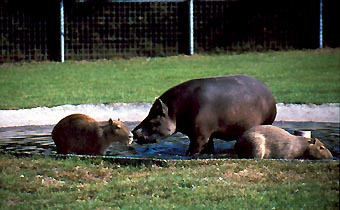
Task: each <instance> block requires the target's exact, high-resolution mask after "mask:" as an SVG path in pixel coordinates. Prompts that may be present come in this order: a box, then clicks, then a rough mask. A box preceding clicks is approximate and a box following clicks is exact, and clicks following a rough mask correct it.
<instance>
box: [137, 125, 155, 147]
mask: <svg viewBox="0 0 340 210" xmlns="http://www.w3.org/2000/svg"><path fill="white" fill-rule="evenodd" d="M132 134H133V139H134V140H135V141H136V142H137V143H138V144H151V143H157V141H156V140H155V139H152V138H150V137H148V136H146V135H144V134H143V130H142V129H141V128H138V129H134V130H133V131H132Z"/></svg>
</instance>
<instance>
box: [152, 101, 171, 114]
mask: <svg viewBox="0 0 340 210" xmlns="http://www.w3.org/2000/svg"><path fill="white" fill-rule="evenodd" d="M154 105H155V107H156V108H157V110H159V111H160V112H161V113H162V114H168V106H167V105H166V104H165V103H163V101H162V100H161V99H160V98H157V99H156V101H155V104H154Z"/></svg>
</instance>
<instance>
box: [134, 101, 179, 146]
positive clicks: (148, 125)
mask: <svg viewBox="0 0 340 210" xmlns="http://www.w3.org/2000/svg"><path fill="white" fill-rule="evenodd" d="M175 130H176V125H175V124H174V123H173V121H172V120H171V119H170V118H169V113H168V107H167V105H166V104H164V103H163V102H162V101H161V100H160V99H156V101H155V103H154V104H153V105H152V107H151V109H150V112H149V115H148V116H147V117H146V118H145V119H144V120H143V121H142V122H141V123H140V124H139V125H137V127H136V128H135V129H133V131H132V133H133V138H134V139H136V140H137V143H139V144H147V143H156V142H157V140H159V139H162V138H164V137H167V136H169V135H171V134H173V133H174V132H175Z"/></svg>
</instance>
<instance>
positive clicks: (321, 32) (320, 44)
mask: <svg viewBox="0 0 340 210" xmlns="http://www.w3.org/2000/svg"><path fill="white" fill-rule="evenodd" d="M322 6H323V5H322V0H320V32H319V33H320V37H319V48H323V25H322V23H323V22H322Z"/></svg>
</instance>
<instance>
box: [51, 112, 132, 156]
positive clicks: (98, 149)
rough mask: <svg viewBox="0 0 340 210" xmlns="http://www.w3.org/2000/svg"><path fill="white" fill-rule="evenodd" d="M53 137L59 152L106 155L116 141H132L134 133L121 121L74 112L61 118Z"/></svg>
mask: <svg viewBox="0 0 340 210" xmlns="http://www.w3.org/2000/svg"><path fill="white" fill-rule="evenodd" d="M52 138H53V140H54V143H55V145H56V146H57V152H58V154H70V153H74V154H90V155H96V154H101V155H104V154H105V151H106V149H107V148H108V147H109V146H110V145H111V144H112V143H113V142H115V141H118V142H120V143H122V144H126V145H129V144H131V143H132V133H131V132H130V130H129V129H128V128H127V127H126V126H125V125H124V124H123V123H122V122H121V121H119V120H118V121H116V120H112V119H110V120H109V121H106V122H97V121H96V120H94V119H93V118H91V117H89V116H87V115H84V114H72V115H69V116H67V117H65V118H63V119H62V120H60V121H59V122H58V124H57V125H56V126H55V127H54V128H53V131H52Z"/></svg>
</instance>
